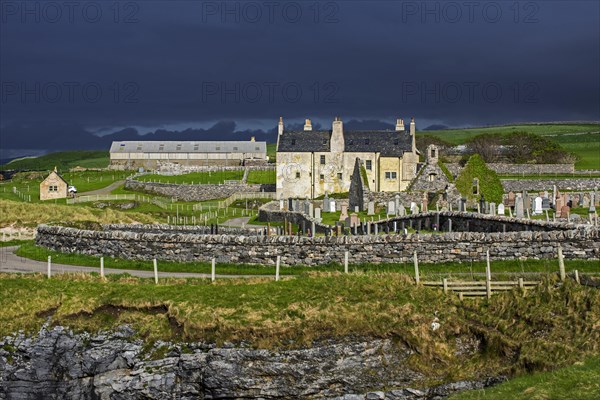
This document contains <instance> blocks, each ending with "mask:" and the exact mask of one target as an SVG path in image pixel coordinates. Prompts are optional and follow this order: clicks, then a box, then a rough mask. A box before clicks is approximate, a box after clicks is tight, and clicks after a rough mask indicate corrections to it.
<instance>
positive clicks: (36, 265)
mask: <svg viewBox="0 0 600 400" xmlns="http://www.w3.org/2000/svg"><path fill="white" fill-rule="evenodd" d="M17 249H18V246H10V247H0V273H13V272H20V273H43V274H46V273H47V271H48V263H47V262H44V261H35V260H30V259H28V258H23V257H19V256H17V255H16V254H15V251H16V250H17ZM148 263H149V264H150V261H149V262H148ZM74 272H86V273H90V272H98V273H99V272H100V266H98V267H85V266H80V265H66V264H55V263H53V264H52V273H53V274H62V273H74ZM104 273H105V274H106V275H108V274H124V273H127V274H130V275H132V276H137V277H140V278H152V277H154V272H153V271H140V270H135V269H113V268H104ZM158 277H159V278H161V277H162V278H210V274H199V273H191V272H161V271H160V261H159V262H158ZM216 277H217V278H259V277H264V278H268V276H267V275H216Z"/></svg>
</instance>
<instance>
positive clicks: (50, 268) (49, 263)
mask: <svg viewBox="0 0 600 400" xmlns="http://www.w3.org/2000/svg"><path fill="white" fill-rule="evenodd" d="M51 277H52V256H48V279H50V278H51Z"/></svg>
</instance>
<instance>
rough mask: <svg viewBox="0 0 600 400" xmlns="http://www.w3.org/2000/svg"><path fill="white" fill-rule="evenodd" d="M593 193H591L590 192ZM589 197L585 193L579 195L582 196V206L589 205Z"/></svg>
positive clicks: (586, 206)
mask: <svg viewBox="0 0 600 400" xmlns="http://www.w3.org/2000/svg"><path fill="white" fill-rule="evenodd" d="M592 195H593V194H592ZM590 197H591V196H589V195H588V194H587V193H584V194H583V195H581V198H582V207H584V208H588V207H589V206H590Z"/></svg>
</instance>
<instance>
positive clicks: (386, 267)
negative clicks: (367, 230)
mask: <svg viewBox="0 0 600 400" xmlns="http://www.w3.org/2000/svg"><path fill="white" fill-rule="evenodd" d="M16 254H17V255H18V256H21V257H24V258H29V259H32V260H37V261H46V260H47V259H48V256H52V260H53V262H55V263H58V264H67V265H83V266H89V267H98V268H99V265H100V258H99V257H94V256H89V255H85V254H68V253H60V252H56V251H52V250H48V249H46V248H45V247H41V246H36V245H35V244H34V243H33V242H31V241H28V242H25V243H24V244H23V245H21V247H20V248H19V249H18V250H17V252H16ZM104 262H105V266H106V267H107V268H116V269H131V270H142V271H151V270H152V262H151V261H142V260H125V259H117V258H111V257H105V258H104ZM341 263H342V260H340V262H339V263H331V264H327V265H321V266H316V267H308V266H294V267H289V266H283V268H282V269H281V274H282V275H301V274H303V273H306V272H308V271H321V272H333V271H343V269H344V268H343V266H342V264H341ZM159 264H160V268H159V269H160V270H161V271H164V272H194V273H210V270H211V266H210V262H193V263H192V262H190V263H179V262H171V261H159ZM491 264H492V265H491V268H492V272H493V274H494V276H508V275H509V276H512V277H516V276H519V274H521V275H523V274H524V273H532V272H535V273H539V274H542V275H553V274H556V273H557V272H558V262H557V261H556V260H506V261H492V263H491ZM349 269H350V271H353V272H399V273H404V274H407V275H412V276H414V266H413V263H412V261H409V262H404V263H386V264H368V263H359V264H355V263H352V255H350V265H349ZM485 269H486V263H485V262H480V261H476V262H464V263H457V262H452V263H437V264H428V263H420V264H419V270H420V275H421V276H422V277H431V278H439V277H442V276H445V277H452V276H465V275H468V276H472V277H473V278H481V277H482V276H483V274H485ZM565 269H566V271H567V272H572V271H574V270H578V271H580V272H582V273H600V261H597V260H596V261H585V260H565ZM217 273H219V274H223V275H274V274H275V267H274V266H273V265H270V266H263V265H249V264H247V265H244V264H226V263H220V264H218V265H217Z"/></svg>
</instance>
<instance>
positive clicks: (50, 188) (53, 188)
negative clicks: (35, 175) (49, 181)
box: [48, 185, 58, 192]
mask: <svg viewBox="0 0 600 400" xmlns="http://www.w3.org/2000/svg"><path fill="white" fill-rule="evenodd" d="M48 191H49V192H58V186H56V185H50V186H48Z"/></svg>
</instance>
